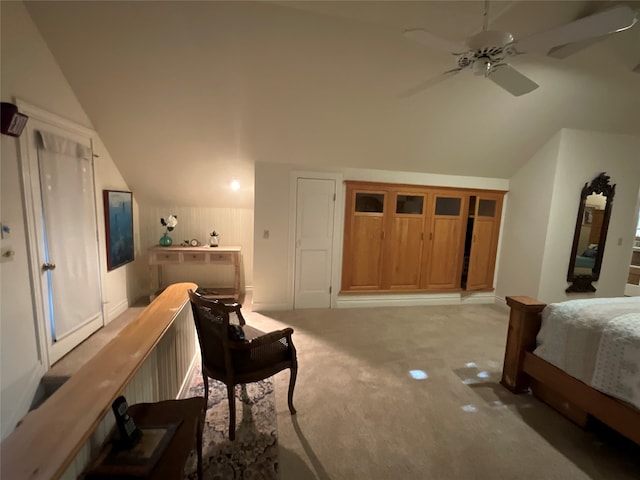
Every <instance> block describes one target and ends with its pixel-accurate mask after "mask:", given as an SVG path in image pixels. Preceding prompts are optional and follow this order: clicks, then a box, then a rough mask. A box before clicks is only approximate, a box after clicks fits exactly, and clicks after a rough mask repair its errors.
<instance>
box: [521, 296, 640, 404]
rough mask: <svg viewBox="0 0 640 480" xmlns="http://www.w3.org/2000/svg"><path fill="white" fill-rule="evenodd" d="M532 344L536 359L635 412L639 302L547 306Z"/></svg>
mask: <svg viewBox="0 0 640 480" xmlns="http://www.w3.org/2000/svg"><path fill="white" fill-rule="evenodd" d="M537 342H538V346H537V348H536V349H535V351H534V352H533V353H534V354H535V355H537V356H539V357H540V358H542V359H543V360H546V361H547V362H549V363H551V364H553V365H555V366H556V367H558V368H560V369H562V370H564V371H565V372H567V373H568V374H569V375H571V376H572V377H575V378H577V379H578V380H581V381H583V382H584V383H586V384H588V385H591V386H592V387H594V388H596V389H597V390H600V391H601V392H603V393H606V394H608V395H611V396H613V397H616V398H619V399H621V400H624V401H626V402H629V403H631V404H632V405H634V406H635V407H637V408H640V297H628V298H593V299H586V300H570V301H567V302H562V303H552V304H549V305H547V307H546V308H545V309H544V311H543V312H542V327H541V328H540V332H539V333H538V337H537Z"/></svg>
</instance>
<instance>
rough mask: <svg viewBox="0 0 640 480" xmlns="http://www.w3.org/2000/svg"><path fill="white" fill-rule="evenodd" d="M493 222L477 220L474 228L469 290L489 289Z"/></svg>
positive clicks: (468, 282) (468, 280) (468, 281)
mask: <svg viewBox="0 0 640 480" xmlns="http://www.w3.org/2000/svg"><path fill="white" fill-rule="evenodd" d="M492 238H493V222H487V221H482V220H478V219H476V221H475V223H474V228H473V240H472V241H473V243H472V244H471V256H470V257H469V277H468V279H467V290H475V289H480V288H487V283H488V282H487V280H488V279H487V276H488V272H489V263H490V260H491V258H490V255H489V253H488V252H489V251H490V249H491V240H492Z"/></svg>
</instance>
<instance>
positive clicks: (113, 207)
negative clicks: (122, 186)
mask: <svg viewBox="0 0 640 480" xmlns="http://www.w3.org/2000/svg"><path fill="white" fill-rule="evenodd" d="M102 193H103V199H104V218H105V226H106V237H107V270H108V271H111V270H114V269H116V268H118V267H121V266H122V265H124V264H126V263H129V262H133V195H132V194H131V192H124V191H120V190H103V191H102Z"/></svg>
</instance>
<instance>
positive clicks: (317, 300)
mask: <svg viewBox="0 0 640 480" xmlns="http://www.w3.org/2000/svg"><path fill="white" fill-rule="evenodd" d="M335 194H336V182H335V180H332V179H317V178H298V182H297V193H296V258H295V285H294V308H329V307H331V264H332V258H333V228H334V209H335V199H336V195H335Z"/></svg>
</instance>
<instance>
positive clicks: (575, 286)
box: [565, 172, 616, 293]
mask: <svg viewBox="0 0 640 480" xmlns="http://www.w3.org/2000/svg"><path fill="white" fill-rule="evenodd" d="M610 178H611V177H609V176H608V175H607V174H606V172H602V173H601V174H600V175H598V176H597V177H596V178H594V179H593V180H592V182H591V184H588V183H585V184H584V187H583V188H582V193H581V195H580V207H579V208H578V218H577V219H576V229H575V232H574V234H573V246H572V247H571V257H570V259H569V271H568V272H567V282H571V285H569V286H568V287H567V289H566V290H565V292H566V293H579V292H595V291H596V288H595V287H594V286H593V285H592V284H591V283H592V282H595V281H597V280H598V279H599V278H600V268H601V267H602V257H603V256H604V247H605V243H606V241H607V232H608V230H609V219H610V218H611V209H612V207H613V197H614V196H615V194H616V185H615V184H613V185H610V184H609V179H610ZM593 193H596V194H602V195H603V196H605V197H606V198H607V203H606V205H605V208H604V214H603V218H602V226H601V228H600V237H599V238H598V253H597V255H596V260H595V263H594V265H593V268H592V270H591V272H592V273H591V275H586V274H575V273H574V271H575V263H576V255H577V254H578V243H579V241H580V231H581V228H582V219H583V217H584V211H585V206H586V203H587V197H588V196H589V195H591V194H593Z"/></svg>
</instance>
